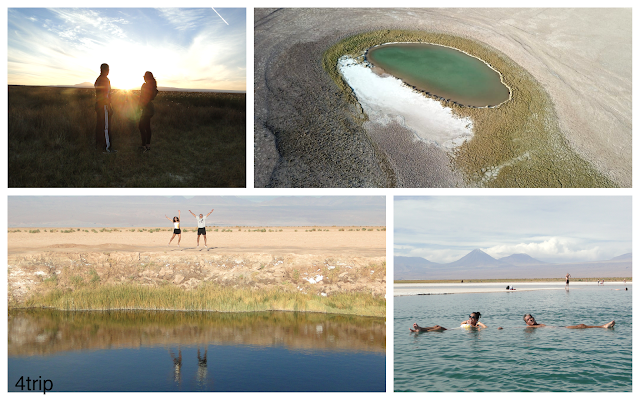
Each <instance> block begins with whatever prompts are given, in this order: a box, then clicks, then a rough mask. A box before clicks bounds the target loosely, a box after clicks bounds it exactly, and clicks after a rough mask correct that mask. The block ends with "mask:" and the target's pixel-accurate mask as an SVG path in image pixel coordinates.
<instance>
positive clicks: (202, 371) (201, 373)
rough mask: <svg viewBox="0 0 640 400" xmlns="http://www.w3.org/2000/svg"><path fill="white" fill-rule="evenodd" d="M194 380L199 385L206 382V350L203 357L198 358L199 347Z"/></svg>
mask: <svg viewBox="0 0 640 400" xmlns="http://www.w3.org/2000/svg"><path fill="white" fill-rule="evenodd" d="M196 380H197V381H198V382H199V383H200V384H204V383H206V381H207V348H206V347H205V349H204V356H202V357H201V356H200V347H198V371H196Z"/></svg>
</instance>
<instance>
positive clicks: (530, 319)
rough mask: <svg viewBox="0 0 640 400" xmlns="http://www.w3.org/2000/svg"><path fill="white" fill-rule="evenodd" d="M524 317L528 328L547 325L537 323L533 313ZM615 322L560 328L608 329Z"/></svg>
mask: <svg viewBox="0 0 640 400" xmlns="http://www.w3.org/2000/svg"><path fill="white" fill-rule="evenodd" d="M522 319H523V320H524V322H525V323H526V324H527V328H542V327H544V326H546V325H545V324H539V323H537V322H536V319H535V318H533V315H531V314H525V315H524V317H522ZM615 324H616V321H611V322H609V323H608V324H604V325H598V326H594V325H585V324H579V325H571V326H564V327H563V326H561V327H560V328H567V329H587V328H604V329H607V328H613V326H614V325H615Z"/></svg>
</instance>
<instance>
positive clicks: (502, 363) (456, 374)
mask: <svg viewBox="0 0 640 400" xmlns="http://www.w3.org/2000/svg"><path fill="white" fill-rule="evenodd" d="M624 288H625V286H622V285H619V286H614V285H608V286H604V287H580V288H572V289H570V290H569V291H565V290H563V289H561V290H541V291H522V292H518V291H515V292H503V293H469V294H451V295H429V296H403V297H395V298H394V390H395V391H444V392H455V391H506V392H508V391H517V392H521V391H535V392H548V391H580V392H630V391H631V369H632V368H631V367H632V358H631V354H632V347H631V337H632V335H631V332H632V314H631V308H632V307H631V304H632V301H631V299H632V291H631V286H628V288H629V291H624ZM614 289H621V290H614ZM474 311H480V312H481V313H482V318H480V321H481V322H483V323H484V324H486V325H487V328H486V329H481V330H463V329H459V328H458V327H459V326H460V323H461V321H464V320H466V319H467V318H468V315H469V313H471V312H474ZM525 313H531V314H533V316H534V317H535V318H536V320H537V321H538V322H539V323H544V324H546V325H553V326H554V327H545V328H535V329H534V328H526V327H525V323H524V321H523V320H522V316H523V315H524V314H525ZM611 320H615V321H616V325H615V327H614V328H613V329H566V328H561V326H566V325H575V324H579V323H584V324H587V325H602V324H604V323H607V322H609V321H611ZM414 322H417V323H418V325H420V326H432V325H435V324H439V325H441V326H444V327H446V328H448V329H450V330H447V331H444V332H425V333H420V334H415V333H410V332H409V328H410V327H411V326H412V325H413V323H414ZM499 326H500V327H503V328H504V329H502V330H498V329H497V328H498V327H499ZM451 328H458V329H451Z"/></svg>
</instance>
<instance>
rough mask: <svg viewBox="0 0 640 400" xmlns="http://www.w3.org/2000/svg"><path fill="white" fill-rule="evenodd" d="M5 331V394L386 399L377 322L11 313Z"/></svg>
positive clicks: (299, 316)
mask: <svg viewBox="0 0 640 400" xmlns="http://www.w3.org/2000/svg"><path fill="white" fill-rule="evenodd" d="M8 332H9V343H8V353H9V363H8V364H9V391H20V388H16V387H15V384H16V382H18V380H19V379H20V377H21V376H22V377H24V379H26V377H27V376H29V377H31V379H34V378H35V379H38V378H39V377H42V378H41V379H43V380H44V379H48V380H51V381H52V382H53V391H384V390H385V348H386V346H385V344H386V337H385V323H384V319H378V318H365V317H353V316H340V315H325V314H308V313H282V312H266V313H264V312H263V313H242V314H227V313H225V314H218V313H195V312H194V313H172V312H61V311H51V310H14V311H10V312H9V319H8ZM354 365H357V366H358V368H354V367H353V366H354ZM24 391H26V389H24Z"/></svg>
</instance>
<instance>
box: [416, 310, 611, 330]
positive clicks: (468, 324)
mask: <svg viewBox="0 0 640 400" xmlns="http://www.w3.org/2000/svg"><path fill="white" fill-rule="evenodd" d="M480 316H481V314H480V312H474V313H471V314H469V319H468V320H466V321H463V322H462V323H461V325H460V327H461V328H463V329H472V328H478V329H480V328H486V327H487V326H486V325H485V324H483V323H482V322H479V321H478V320H479V319H480ZM522 319H523V320H524V322H525V323H526V324H527V328H543V327H545V326H547V325H545V324H540V323H538V322H536V319H535V318H534V317H533V315H531V314H525V315H524V317H522ZM615 324H616V322H615V321H611V322H609V323H606V324H604V325H585V324H578V325H569V326H560V327H559V328H567V329H589V328H603V329H608V328H613V327H614V326H615ZM498 329H503V328H502V327H499V328H498ZM446 330H447V328H445V327H443V326H440V325H434V326H428V327H421V326H419V325H418V324H417V323H414V324H413V329H411V328H409V331H410V332H414V333H420V332H442V331H446Z"/></svg>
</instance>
